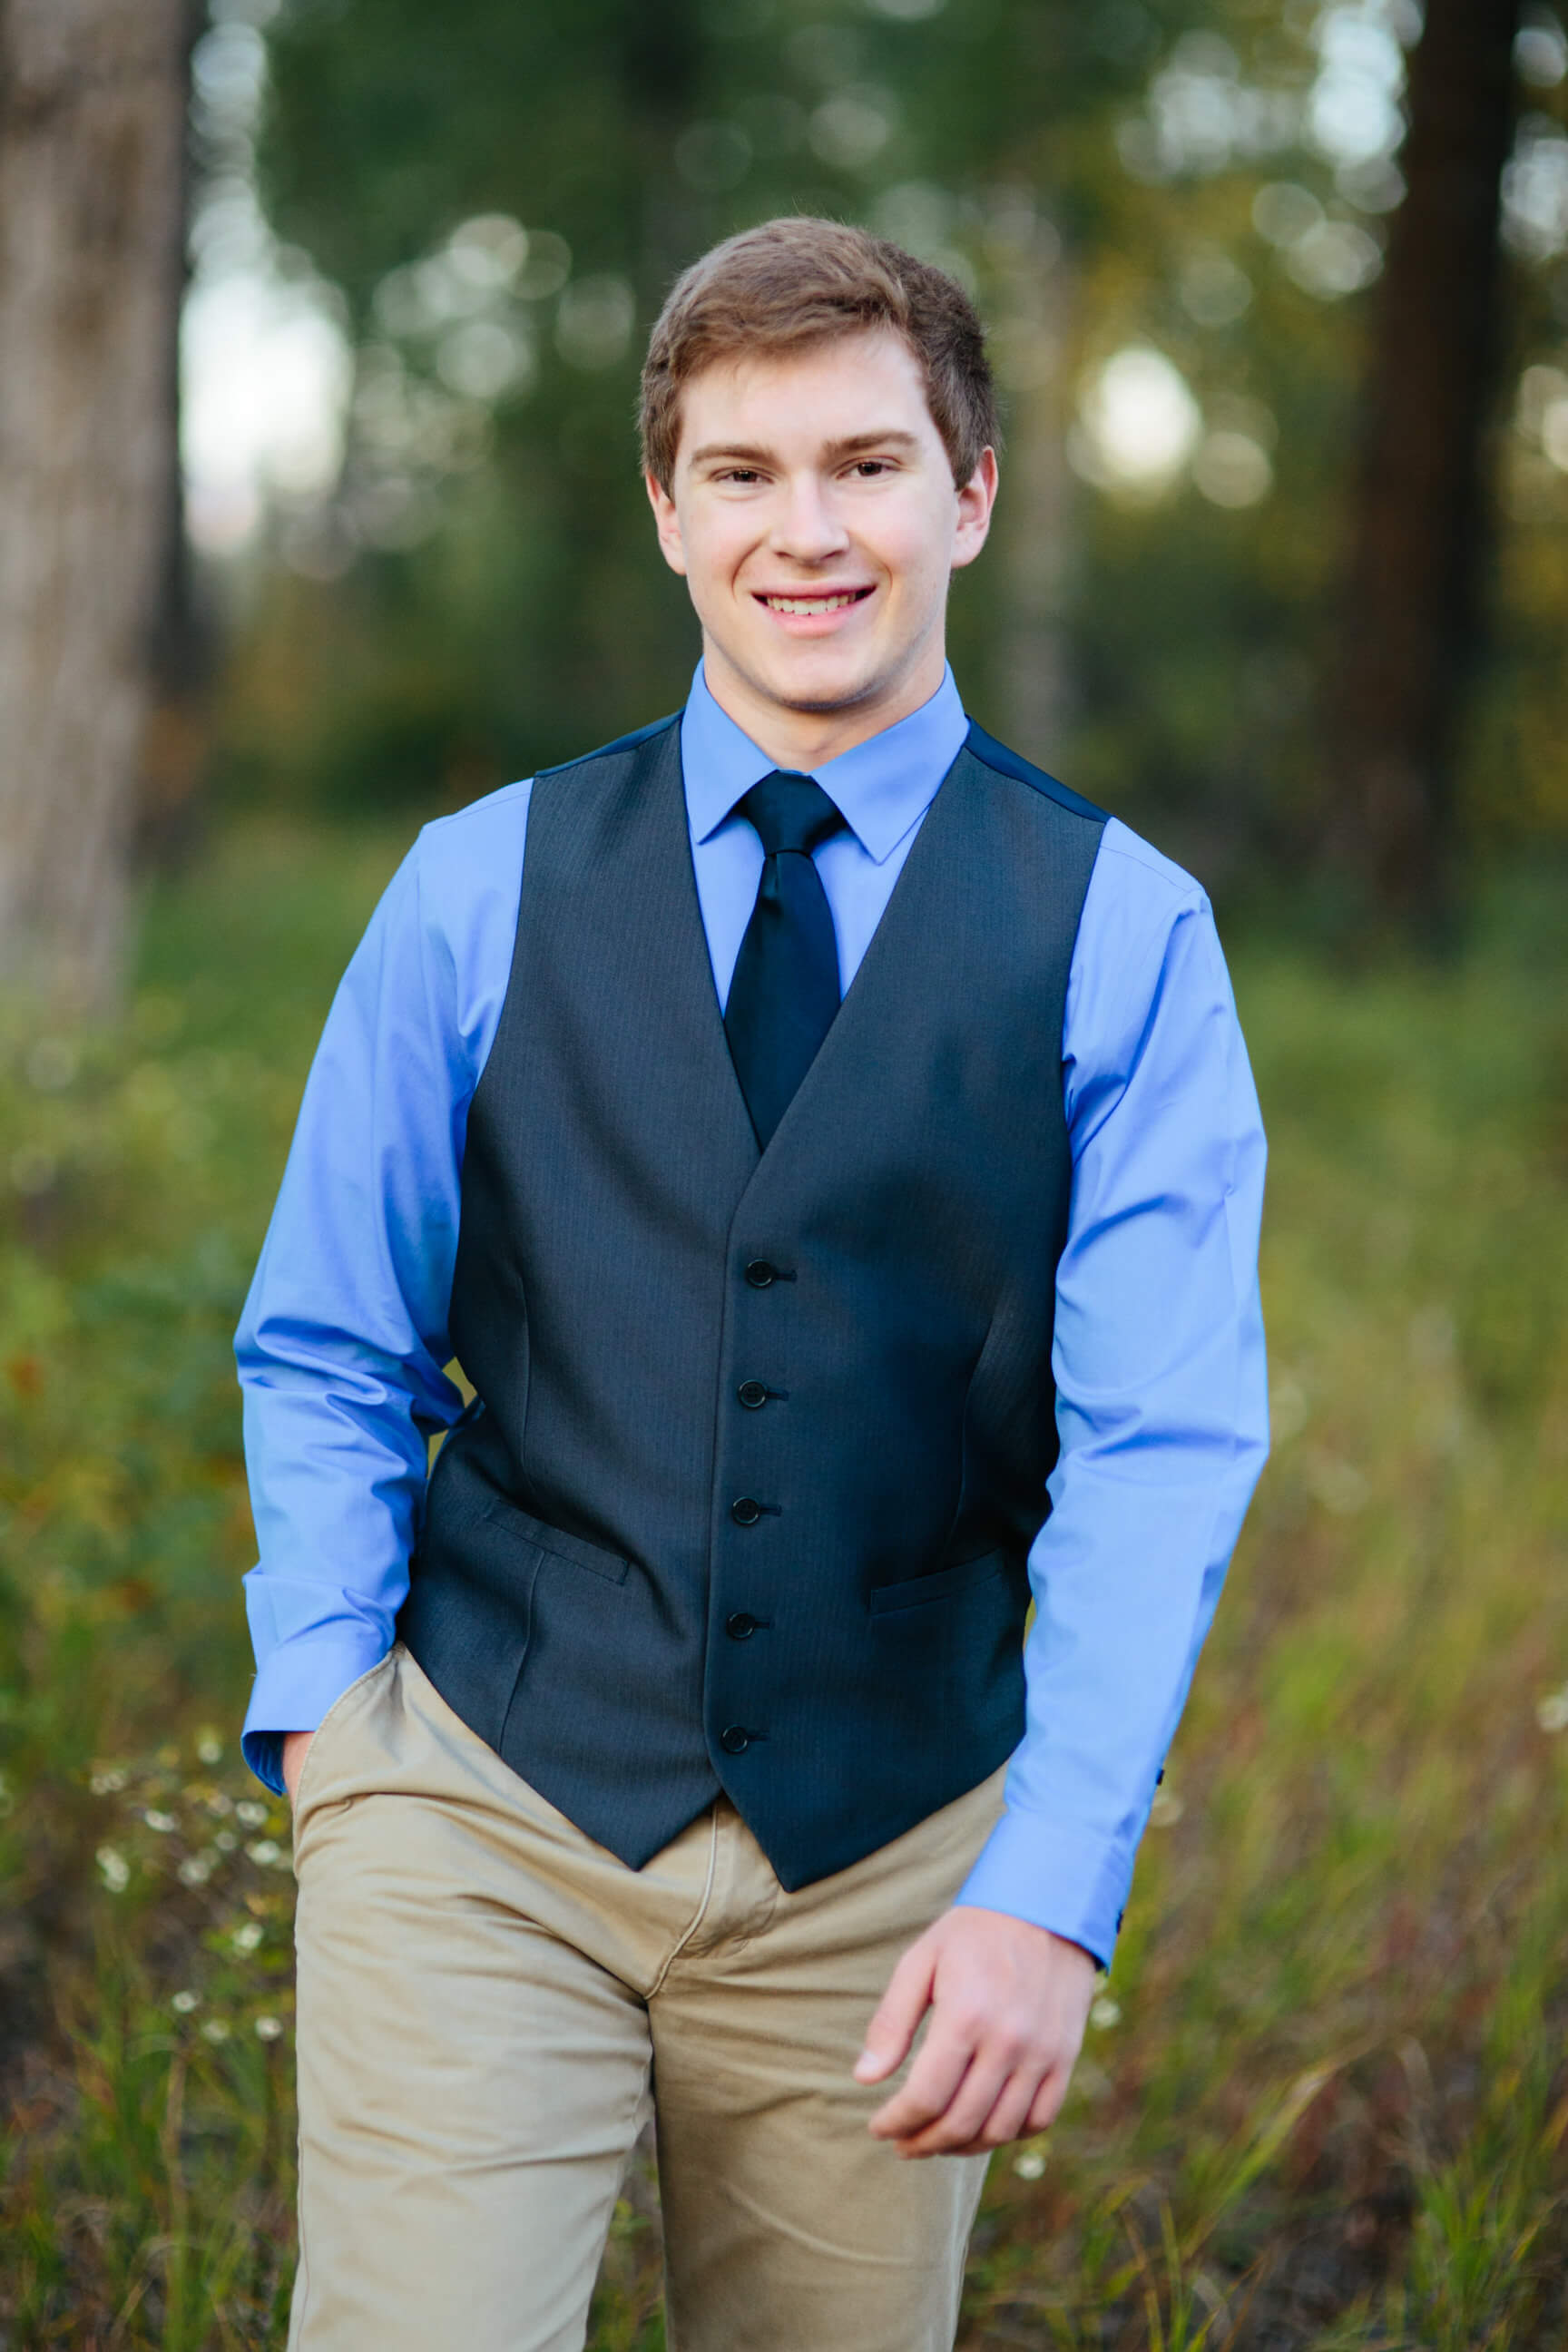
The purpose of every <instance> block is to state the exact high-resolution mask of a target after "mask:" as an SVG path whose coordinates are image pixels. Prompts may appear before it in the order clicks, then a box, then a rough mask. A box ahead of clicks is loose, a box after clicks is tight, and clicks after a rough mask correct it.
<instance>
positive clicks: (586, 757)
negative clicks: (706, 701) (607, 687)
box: [536, 710, 680, 783]
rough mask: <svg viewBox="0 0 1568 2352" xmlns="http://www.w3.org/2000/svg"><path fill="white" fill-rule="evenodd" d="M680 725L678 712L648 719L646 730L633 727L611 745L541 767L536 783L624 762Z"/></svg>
mask: <svg viewBox="0 0 1568 2352" xmlns="http://www.w3.org/2000/svg"><path fill="white" fill-rule="evenodd" d="M679 724H680V713H679V710H676V711H671V712H670V713H669V714H668V717H666V718H663V719H650V720H649V722H648V724H647V726H646V727H634V728H633V730H632V731H631V733H630V734H629V735H617V736H616V739H615V740H614V742H611V743H601V744H600V745H599V747H598V749H597V750H596V751H580V752H579V753H578V754H577V756H576V758H575V759H573V760H562V761H559V762H558V763H557V764H556V766H554V767H553V768H541V769H540V771H539V774H538V777H537V779H536V782H541V783H542V782H544V781H545V779H546V778H547V777H551V778H553V777H556V776H571V775H575V774H576V773H577V772H578V771H579V770H581V769H583V768H591V767H593V766H595V764H596V762H598V761H601V760H614V761H620V760H624V759H626V758H627V757H628V756H629V755H630V754H631V753H632V752H634V751H641V750H642V749H643V747H644V746H645V745H648V746H651V745H653V744H654V743H656V742H657V741H658V738H659V737H660V736H661V735H668V734H669V733H671V732H672V730H674V729H676V728H678V727H679Z"/></svg>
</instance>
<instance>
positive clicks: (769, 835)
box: [737, 768, 844, 857]
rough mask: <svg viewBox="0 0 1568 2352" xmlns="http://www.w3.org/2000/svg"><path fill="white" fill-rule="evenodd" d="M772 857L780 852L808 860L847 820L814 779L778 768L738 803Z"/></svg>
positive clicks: (743, 814)
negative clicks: (793, 851) (805, 857)
mask: <svg viewBox="0 0 1568 2352" xmlns="http://www.w3.org/2000/svg"><path fill="white" fill-rule="evenodd" d="M737 805H738V806H739V808H740V812H741V814H742V816H743V817H744V818H745V820H746V822H747V824H750V825H752V826H753V827H754V829H755V831H756V834H757V837H758V839H759V840H760V841H761V843H762V845H763V850H764V852H765V853H766V855H767V856H769V857H776V856H778V854H779V852H780V851H781V850H795V851H796V852H797V853H799V854H802V855H804V856H810V855H811V852H812V851H813V850H814V849H815V848H816V845H817V843H818V842H820V841H826V839H827V837H828V835H829V834H834V833H837V832H839V831H841V830H842V828H843V824H844V819H843V817H842V816H841V815H840V814H839V813H838V811H837V809H836V808H835V806H834V804H833V803H832V802H831V801H830V800H829V799H828V797H827V794H826V793H825V792H824V791H823V789H822V786H821V785H820V784H819V783H817V782H816V779H815V778H814V777H811V776H799V775H795V774H793V773H791V772H790V771H789V770H788V769H785V768H776V769H775V770H774V771H773V774H772V775H771V776H764V777H763V781H762V782H761V783H760V784H753V785H752V789H751V791H750V792H749V793H746V794H745V795H744V796H743V797H742V800H741V801H740V802H739V803H737Z"/></svg>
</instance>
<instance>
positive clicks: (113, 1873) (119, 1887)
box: [98, 1845, 131, 1895]
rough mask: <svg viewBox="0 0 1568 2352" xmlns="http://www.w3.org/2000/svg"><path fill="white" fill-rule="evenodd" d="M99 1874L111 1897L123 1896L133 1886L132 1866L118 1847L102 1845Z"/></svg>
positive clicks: (99, 1857) (99, 1853)
mask: <svg viewBox="0 0 1568 2352" xmlns="http://www.w3.org/2000/svg"><path fill="white" fill-rule="evenodd" d="M98 1868H99V1874H100V1877H101V1878H102V1880H103V1883H104V1885H105V1886H107V1887H108V1889H109V1891H110V1894H111V1895H123V1894H124V1892H125V1890H126V1888H127V1887H128V1886H129V1885H130V1884H131V1864H129V1863H128V1862H127V1861H126V1859H125V1856H124V1855H123V1854H122V1853H121V1851H120V1849H119V1847H118V1846H112V1845H100V1847H99V1849H98Z"/></svg>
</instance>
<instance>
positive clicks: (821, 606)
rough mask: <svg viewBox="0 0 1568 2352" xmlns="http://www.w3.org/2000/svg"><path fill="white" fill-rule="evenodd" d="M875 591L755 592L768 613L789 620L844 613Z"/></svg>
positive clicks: (852, 589)
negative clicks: (813, 593)
mask: <svg viewBox="0 0 1568 2352" xmlns="http://www.w3.org/2000/svg"><path fill="white" fill-rule="evenodd" d="M873 593H875V592H874V591H873V590H872V589H870V588H835V589H833V590H831V591H830V592H828V593H825V594H820V595H816V596H809V595H798V594H796V595H790V594H785V593H780V594H776V595H775V594H773V593H770V592H769V591H768V590H766V589H760V590H758V591H757V592H756V595H757V602H758V604H765V605H766V606H767V609H768V611H769V612H770V613H779V614H783V615H784V617H785V618H787V619H791V620H803V621H805V620H816V619H819V618H820V617H821V616H822V615H823V614H828V613H846V612H847V611H848V610H849V609H850V607H851V606H852V605H855V604H864V603H865V601H866V599H867V597H868V596H869V595H871V594H873Z"/></svg>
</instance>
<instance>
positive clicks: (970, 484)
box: [952, 449, 998, 572]
mask: <svg viewBox="0 0 1568 2352" xmlns="http://www.w3.org/2000/svg"><path fill="white" fill-rule="evenodd" d="M997 480H998V476H997V471H996V452H995V450H994V449H982V451H981V452H980V456H979V457H978V459H977V460H976V462H975V467H974V471H973V474H972V475H971V476H970V478H969V479H968V481H967V482H965V483H964V485H963V488H962V489H961V490H960V491H959V493H958V527H957V529H956V530H955V531H954V533H953V541H952V568H953V570H954V571H955V572H957V571H961V570H962V569H963V565H964V564H966V563H973V561H974V559H975V557H976V556H977V555H978V554H979V552H980V551H981V549H982V548H983V547H984V544H985V535H986V533H987V532H988V531H989V530H990V528H991V515H992V510H993V509H994V507H995V504H996V485H997Z"/></svg>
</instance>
